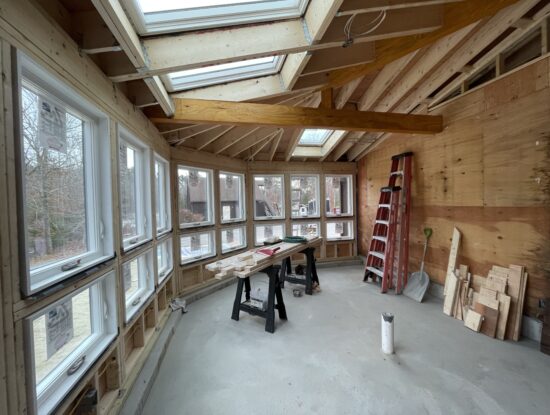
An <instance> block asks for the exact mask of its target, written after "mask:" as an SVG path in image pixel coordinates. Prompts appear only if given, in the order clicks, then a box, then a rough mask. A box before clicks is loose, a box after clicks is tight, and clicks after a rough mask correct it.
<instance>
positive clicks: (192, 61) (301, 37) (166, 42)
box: [96, 0, 442, 88]
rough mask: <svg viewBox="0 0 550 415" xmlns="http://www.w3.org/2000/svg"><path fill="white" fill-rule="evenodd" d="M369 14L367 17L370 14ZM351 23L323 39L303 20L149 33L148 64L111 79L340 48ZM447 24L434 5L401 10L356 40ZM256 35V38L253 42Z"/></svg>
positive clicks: (145, 44) (146, 43)
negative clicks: (313, 36)
mask: <svg viewBox="0 0 550 415" xmlns="http://www.w3.org/2000/svg"><path fill="white" fill-rule="evenodd" d="M96 1H97V0H96ZM327 1H328V0H324V2H327ZM364 16H365V17H366V18H367V19H368V18H369V17H370V16H369V15H364ZM358 23H360V22H358ZM345 24H346V19H335V21H333V23H332V24H331V25H330V26H329V28H328V30H327V32H326V34H325V35H324V36H323V40H322V41H321V42H319V43H314V41H313V40H312V39H311V38H310V35H309V34H308V33H306V31H305V30H304V26H303V21H302V19H294V20H287V21H281V22H270V23H264V24H259V25H252V26H242V27H232V28H225V29H220V30H213V31H206V32H191V33H184V34H179V35H175V36H174V35H170V36H168V35H166V36H159V37H155V38H146V39H144V40H142V43H143V47H144V49H145V51H146V54H147V57H148V67H147V68H146V69H143V70H140V72H139V73H132V74H115V75H113V76H111V77H110V79H111V80H112V81H114V82H126V81H129V80H133V79H140V78H145V77H149V76H153V75H161V74H167V73H170V72H176V71H181V70H185V69H192V68H198V67H202V66H206V65H214V64H220V63H227V62H234V61H239V60H244V59H251V58H258V57H264V56H273V55H285V54H296V53H300V52H306V51H315V50H322V49H327V48H333V47H338V46H341V45H342V44H343V42H344V25H345ZM441 24H442V16H441V12H440V11H439V10H432V9H429V10H426V12H423V13H415V12H410V11H406V10H405V11H396V12H395V13H392V14H390V15H388V17H387V18H386V19H385V21H384V23H383V24H382V25H381V26H380V27H379V28H377V29H376V30H375V31H373V32H372V33H368V34H365V35H360V36H358V37H357V38H356V39H354V42H355V43H361V42H372V41H374V40H380V39H388V38H395V37H400V36H410V35H413V34H419V33H426V32H430V31H433V30H436V29H437V28H439V27H441ZM250 39H255V41H254V42H250ZM177 51H180V52H179V53H178V52H177ZM289 62H290V61H289ZM294 66H295V67H297V68H300V67H301V66H302V65H301V64H300V60H298V62H294ZM283 73H284V70H283ZM287 78H288V79H285V78H284V77H283V80H286V83H285V87H286V88H289V87H291V86H292V85H291V83H289V79H290V78H292V77H290V76H289V77H287Z"/></svg>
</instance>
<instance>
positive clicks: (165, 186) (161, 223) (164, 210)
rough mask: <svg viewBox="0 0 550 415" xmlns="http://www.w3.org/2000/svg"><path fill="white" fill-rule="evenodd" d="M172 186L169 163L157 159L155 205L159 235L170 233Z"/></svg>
mask: <svg viewBox="0 0 550 415" xmlns="http://www.w3.org/2000/svg"><path fill="white" fill-rule="evenodd" d="M169 195H170V184H169V166H168V163H167V162H165V161H164V160H162V159H160V158H156V159H155V204H156V212H155V215H156V220H157V233H162V232H165V231H168V230H169V229H170V228H171V223H170V222H171V221H170V197H169Z"/></svg>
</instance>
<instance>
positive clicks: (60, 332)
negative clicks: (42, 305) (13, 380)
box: [32, 288, 92, 385]
mask: <svg viewBox="0 0 550 415" xmlns="http://www.w3.org/2000/svg"><path fill="white" fill-rule="evenodd" d="M90 292H91V290H90V289H89V288H88V289H86V290H84V291H82V292H81V293H79V294H77V295H75V296H74V297H72V298H69V299H68V300H67V301H66V302H63V303H60V304H57V305H54V306H52V307H50V308H48V309H47V310H46V311H45V312H44V314H42V315H40V316H39V317H37V318H36V319H34V320H33V322H32V331H33V342H34V344H33V346H34V347H33V349H34V366H35V367H34V371H35V379H36V384H37V385H39V384H40V382H42V381H43V380H44V378H45V377H46V376H47V375H48V374H49V373H51V372H52V371H53V370H54V369H55V368H56V367H57V366H58V365H59V364H60V363H61V362H62V361H63V360H64V359H65V358H66V357H67V356H69V355H71V353H72V352H74V351H75V350H76V349H77V348H78V346H80V345H81V344H82V343H83V342H84V341H85V340H86V339H87V338H89V337H90V336H91V334H92V323H91V321H92V317H91V311H90Z"/></svg>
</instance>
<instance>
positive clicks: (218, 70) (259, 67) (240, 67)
mask: <svg viewBox="0 0 550 415" xmlns="http://www.w3.org/2000/svg"><path fill="white" fill-rule="evenodd" d="M283 61H284V56H268V57H264V58H256V59H247V60H244V61H238V62H230V63H222V64H219V65H211V66H204V67H202V68H195V69H188V70H185V71H180V72H174V73H171V74H169V75H168V76H167V77H165V78H164V80H165V83H166V84H167V88H168V90H169V91H170V92H174V91H185V90H188V89H193V88H200V87H204V86H209V85H216V84H221V83H225V82H232V81H239V80H243V79H249V78H255V77H258V76H267V75H273V74H276V73H277V72H279V71H280V69H281V66H282V65H283Z"/></svg>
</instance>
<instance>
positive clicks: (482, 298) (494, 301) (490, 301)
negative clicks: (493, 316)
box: [477, 294, 499, 311]
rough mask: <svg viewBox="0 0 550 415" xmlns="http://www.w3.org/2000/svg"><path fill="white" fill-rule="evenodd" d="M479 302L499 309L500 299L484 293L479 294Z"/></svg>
mask: <svg viewBox="0 0 550 415" xmlns="http://www.w3.org/2000/svg"><path fill="white" fill-rule="evenodd" d="M477 303H478V304H483V305H484V306H487V307H490V308H492V309H495V310H497V311H498V305H499V304H498V300H497V299H496V298H490V297H486V296H483V295H481V294H480V295H479V297H478V298H477Z"/></svg>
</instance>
